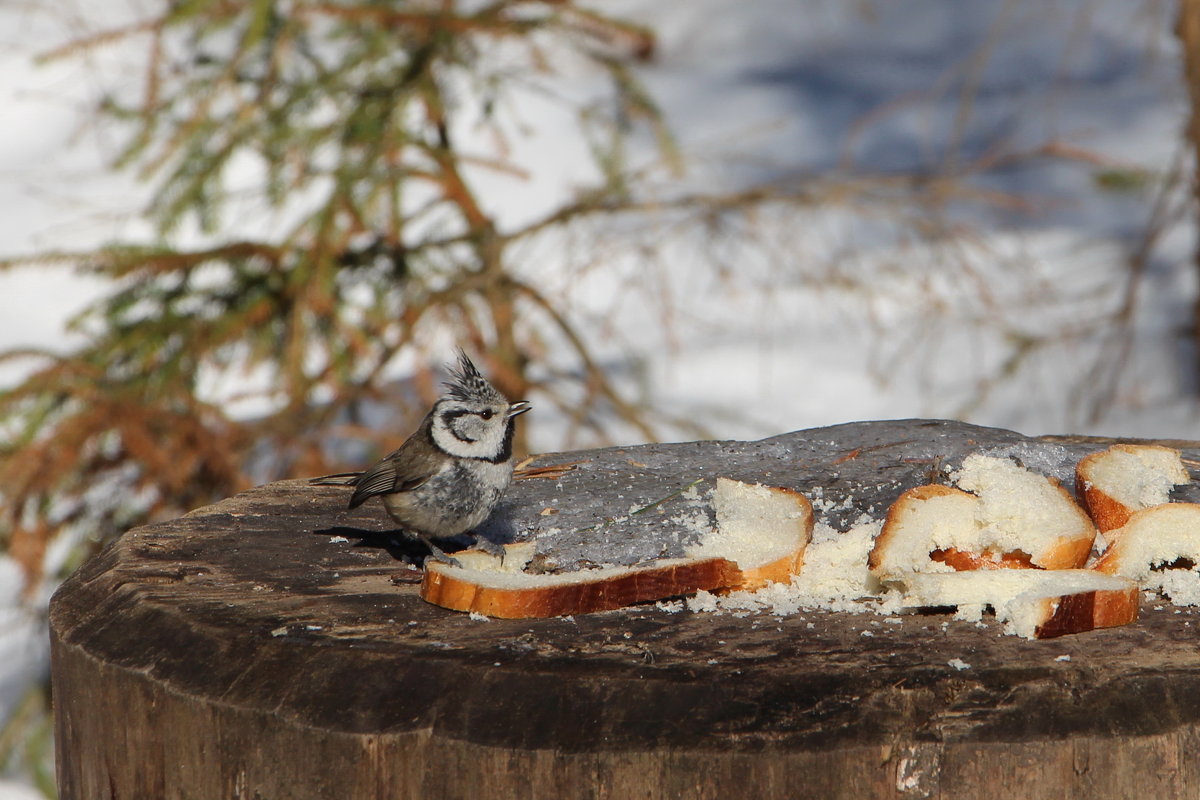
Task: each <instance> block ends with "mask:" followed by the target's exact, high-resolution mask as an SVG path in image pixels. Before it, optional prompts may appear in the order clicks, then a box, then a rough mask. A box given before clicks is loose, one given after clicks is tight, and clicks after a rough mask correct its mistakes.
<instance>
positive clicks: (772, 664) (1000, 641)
mask: <svg viewBox="0 0 1200 800" xmlns="http://www.w3.org/2000/svg"><path fill="white" fill-rule="evenodd" d="M1107 444H1108V442H1107V441H1101V440H1073V439H1059V440H1047V439H1040V440H1032V439H1026V438H1024V437H1021V436H1019V435H1017V434H1013V433H1010V432H1007V431H998V430H994V429H986V428H977V427H973V426H968V425H963V424H959V423H947V422H931V421H900V422H886V423H855V424H853V425H847V426H839V427H836V428H826V429H819V430H815V431H805V432H798V433H795V434H788V435H786V436H782V437H776V438H774V439H769V440H765V441H763V442H751V443H742V442H700V443H689V444H680V445H648V446H641V447H636V448H634V447H630V448H618V449H610V450H598V451H589V452H583V453H572V454H553V455H547V456H543V457H540V458H539V459H538V460H536V461H535V462H534V463H533V464H532V466H533V467H538V466H545V465H549V464H566V463H568V462H577V463H574V464H573V466H572V468H571V469H570V470H569V471H567V472H564V473H562V474H561V475H557V476H550V477H542V478H531V479H529V480H522V481H518V482H515V483H514V485H513V487H512V489H511V490H510V493H509V496H508V498H507V501H506V503H505V506H504V507H503V509H501V512H500V513H499V514H498V516H497V520H496V521H495V522H494V523H493V525H492V527H491V528H490V530H489V534H490V535H495V536H505V535H513V534H514V533H520V532H521V531H528V530H531V529H534V528H537V527H538V526H549V525H552V524H553V525H558V526H561V527H563V528H567V529H574V528H578V527H583V524H584V523H585V522H588V521H589V520H590V521H591V523H592V524H595V522H596V520H597V519H598V518H603V517H604V515H606V514H610V515H611V514H612V513H614V511H613V510H614V509H615V510H617V511H623V510H627V509H628V508H630V507H633V506H637V505H639V504H645V503H649V502H652V501H654V500H655V499H657V498H662V497H663V496H665V495H667V494H669V493H670V491H671V490H672V489H677V488H679V487H681V486H685V485H687V484H689V483H690V482H691V481H693V480H695V479H698V478H705V479H706V480H708V479H712V478H715V477H716V476H717V475H727V476H730V477H735V478H739V479H743V480H757V481H761V482H764V483H774V484H779V485H787V486H792V487H794V488H797V489H800V490H803V491H805V492H807V493H809V494H810V496H816V497H818V498H819V502H818V503H817V506H818V511H819V513H818V517H821V518H825V519H829V520H831V521H833V522H835V523H839V524H841V525H843V526H844V525H845V524H846V523H847V522H848V521H850V520H852V519H853V518H855V517H857V516H858V515H859V514H861V513H868V514H870V515H873V516H877V517H878V516H882V514H883V513H884V511H885V510H886V508H887V505H888V503H890V501H891V499H894V497H895V496H896V495H898V494H899V493H900V492H901V491H903V490H904V489H906V488H908V487H909V486H912V485H916V484H918V483H923V482H925V481H926V480H927V479H928V477H929V475H930V474H931V471H936V470H937V469H940V468H941V467H942V466H944V465H946V464H954V463H956V462H957V461H960V460H961V458H962V457H963V455H964V454H966V453H968V452H972V451H975V450H978V449H981V448H982V449H993V450H995V449H996V448H1005V447H1009V448H1016V449H1015V450H1014V452H1020V453H1022V454H1023V455H1024V456H1025V457H1026V458H1027V459H1029V458H1036V457H1037V456H1038V454H1039V453H1045V454H1046V459H1047V462H1046V463H1049V464H1054V465H1058V466H1057V467H1056V468H1062V465H1065V464H1066V463H1067V462H1068V461H1069V460H1072V459H1074V458H1077V457H1078V456H1079V455H1082V454H1083V453H1086V452H1090V451H1091V450H1095V449H1100V448H1102V447H1104V446H1106V445H1107ZM1176 444H1179V443H1176ZM1187 454H1188V455H1189V457H1195V455H1196V451H1195V450H1194V449H1192V448H1191V447H1190V446H1189V449H1188V451H1187ZM346 499H347V492H346V490H344V489H341V488H337V487H314V486H310V485H309V484H308V483H307V482H304V481H284V482H279V483H274V484H270V485H266V486H262V487H259V488H257V489H254V490H252V491H250V492H246V493H244V494H241V495H238V496H236V497H233V498H230V499H228V500H226V501H223V502H221V503H218V504H216V505H213V506H209V507H206V508H202V509H199V510H197V511H195V512H193V513H191V514H188V515H186V516H184V517H182V518H180V519H177V520H172V521H169V522H164V523H161V524H156V525H150V526H147V527H143V528H138V529H135V530H132V531H130V532H128V533H127V534H126V535H124V536H123V537H121V538H120V539H119V540H117V541H116V542H114V543H113V544H112V545H110V546H109V547H107V548H106V549H105V550H104V551H103V552H102V553H101V554H100V555H98V556H97V557H96V558H94V559H92V560H91V561H89V562H88V563H87V564H85V565H84V566H83V567H82V568H81V569H80V570H79V571H78V572H77V573H76V574H75V575H74V576H72V577H71V578H70V579H69V580H68V581H67V582H66V583H65V584H64V585H63V586H62V587H61V589H60V590H59V591H58V593H57V594H56V595H55V597H54V600H53V602H52V605H51V638H52V657H53V682H54V686H53V689H54V700H55V706H56V736H57V747H58V770H59V781H60V794H61V796H62V797H63V798H65V800H71V799H72V798H79V799H81V800H82V799H84V798H86V799H87V800H93V798H159V797H161V798H308V797H313V798H321V797H331V798H332V797H337V798H358V797H367V798H370V797H379V798H392V797H396V798H400V797H404V798H418V797H421V798H425V797H438V798H453V797H482V796H487V797H596V798H600V797H611V798H623V797H647V798H674V797H697V798H699V797H704V798H710V797H711V798H732V797H742V796H754V797H780V798H782V797H792V798H796V797H846V798H850V797H853V798H874V797H878V798H900V797H944V798H976V797H978V798H985V797H986V798H993V797H997V796H1010V797H1027V798H1036V797H1055V798H1061V797H1084V796H1086V797H1089V798H1093V797H1097V798H1103V797H1126V796H1132V792H1133V791H1134V790H1136V792H1137V793H1138V794H1139V795H1148V796H1154V797H1160V798H1164V797H1189V796H1195V792H1196V791H1200V789H1198V788H1197V787H1200V757H1198V756H1197V753H1200V748H1198V747H1197V745H1198V744H1200V735H1198V731H1200V727H1198V723H1200V636H1198V634H1200V614H1198V613H1197V612H1195V611H1193V610H1191V609H1180V608H1176V607H1174V606H1171V605H1169V604H1166V603H1164V602H1161V601H1155V600H1153V599H1148V600H1146V601H1144V602H1143V606H1142V615H1141V619H1140V620H1139V621H1138V622H1137V623H1136V624H1133V625H1130V626H1127V627H1124V628H1119V629H1113V630H1105V631H1096V632H1091V633H1087V634H1082V635H1077V636H1068V637H1063V638H1059V639H1053V640H1047V641H1028V640H1024V639H1018V638H1015V637H1011V636H1005V635H1003V634H1002V633H1001V632H1000V630H999V628H998V626H997V625H995V623H994V622H992V621H990V620H985V622H984V623H983V624H975V623H970V622H962V621H955V620H952V619H951V618H950V617H949V616H947V615H937V616H930V615H923V616H908V617H904V618H899V619H885V618H882V617H877V616H871V615H852V614H846V613H832V612H819V611H809V612H801V613H799V614H797V615H794V616H788V617H775V616H770V615H747V616H741V617H739V616H733V615H712V614H705V613H691V612H688V611H676V612H671V611H667V610H662V609H660V608H658V607H656V606H654V605H649V606H643V607H638V608H633V609H625V610H620V611H615V612H607V613H603V614H595V615H586V616H578V617H574V618H563V619H547V620H513V621H503V620H485V619H477V618H471V617H469V616H467V615H463V614H459V613H454V612H450V611H446V610H443V609H440V608H436V607H433V606H430V605H428V604H426V603H424V602H423V601H422V600H421V599H420V598H419V597H418V595H417V588H418V584H419V580H420V572H419V570H418V569H416V568H414V567H412V566H409V565H408V564H406V563H405V562H404V561H403V560H401V558H398V556H399V557H403V556H406V555H407V554H408V552H409V551H410V550H411V551H412V552H416V551H417V548H412V547H409V546H407V545H404V544H398V543H397V542H396V541H395V540H394V538H393V537H392V536H391V535H390V534H389V531H390V530H391V528H392V526H391V525H390V521H389V520H388V518H387V517H386V515H385V514H384V512H383V510H382V508H381V507H380V506H379V505H378V504H376V503H370V504H367V505H366V506H364V507H360V508H358V509H355V510H354V511H347V510H346V509H345V502H346ZM668 503H669V501H668ZM664 505H668V504H667V503H664ZM547 509H551V510H552V511H553V513H543V512H547ZM621 530H625V531H627V532H628V530H630V529H629V528H620V526H617V527H616V528H614V529H613V531H607V530H606V531H605V535H614V534H617V533H620V531H621ZM585 544H586V543H585ZM581 548H582V549H581V552H584V551H585V550H586V546H585V545H581ZM640 555H641V554H640V552H639V549H638V546H631V547H630V548H629V549H628V557H629V558H631V559H636V558H638V557H640ZM964 664H966V665H968V666H966V667H965V668H964V667H963V665H964ZM483 787H487V788H486V791H485V789H484V788H483Z"/></svg>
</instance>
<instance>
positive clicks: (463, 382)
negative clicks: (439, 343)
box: [444, 350, 507, 403]
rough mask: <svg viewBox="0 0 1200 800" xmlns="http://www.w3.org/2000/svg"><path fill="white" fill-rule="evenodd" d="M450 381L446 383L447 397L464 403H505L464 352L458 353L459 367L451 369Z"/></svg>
mask: <svg viewBox="0 0 1200 800" xmlns="http://www.w3.org/2000/svg"><path fill="white" fill-rule="evenodd" d="M449 372H450V380H448V381H446V382H445V384H444V386H445V387H446V395H447V396H448V397H452V398H453V399H455V400H462V401H464V402H471V401H477V402H484V403H496V402H499V403H504V402H507V401H506V400H505V399H504V396H503V395H502V394H500V393H499V392H498V391H496V389H495V387H493V386H492V385H491V384H490V383H488V381H487V378H485V377H483V375H482V373H480V372H479V368H478V367H476V366H475V363H474V362H473V361H471V359H470V357H469V356H468V355H467V354H466V353H465V352H463V351H462V350H459V351H458V365H457V366H452V367H450V368H449Z"/></svg>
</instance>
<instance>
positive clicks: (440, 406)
mask: <svg viewBox="0 0 1200 800" xmlns="http://www.w3.org/2000/svg"><path fill="white" fill-rule="evenodd" d="M445 386H446V393H445V394H444V395H443V396H442V398H441V399H440V400H438V402H437V405H436V406H434V411H433V431H432V433H433V443H434V444H435V445H436V446H437V447H438V448H439V449H440V450H441V451H442V452H444V453H446V454H448V455H451V456H455V457H457V458H472V459H481V460H484V461H491V462H500V461H507V460H508V459H509V458H510V457H511V456H512V431H513V420H512V419H511V418H510V416H511V415H510V413H509V412H510V404H509V402H508V400H507V399H505V397H504V395H502V394H500V392H498V391H496V388H495V387H494V386H492V385H491V384H490V383H488V381H487V379H486V378H484V377H483V375H482V374H481V373H480V372H479V369H478V368H477V367H476V366H475V364H474V363H472V361H471V359H470V358H468V357H467V355H466V353H463V352H461V351H460V352H459V354H458V365H457V367H451V368H450V380H449V381H447V382H446V384H445Z"/></svg>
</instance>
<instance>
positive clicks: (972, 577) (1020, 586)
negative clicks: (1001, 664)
mask: <svg viewBox="0 0 1200 800" xmlns="http://www.w3.org/2000/svg"><path fill="white" fill-rule="evenodd" d="M893 585H894V586H895V587H896V588H897V589H898V590H899V591H900V593H901V599H900V603H901V604H902V605H903V606H906V607H910V608H926V607H943V606H956V607H960V608H962V607H968V608H972V607H973V608H978V609H982V607H984V606H990V607H991V608H992V609H993V610H994V611H995V613H996V618H997V619H998V620H999V621H1001V622H1002V623H1004V626H1005V630H1006V631H1007V632H1009V633H1012V634H1015V635H1017V636H1023V637H1025V638H1027V639H1049V638H1052V637H1055V636H1062V635H1064V634H1069V633H1080V632H1083V631H1090V630H1093V629H1095V628H1108V627H1114V626H1117V625H1126V624H1128V623H1130V622H1133V621H1134V620H1135V619H1137V615H1138V599H1139V595H1140V593H1139V591H1138V587H1137V584H1135V583H1134V582H1133V581H1130V580H1128V579H1125V578H1120V577H1115V576H1111V575H1102V574H1099V573H1096V572H1094V571H1092V570H1086V569H1063V570H1042V569H1005V570H987V571H974V572H950V573H936V574H933V573H924V574H922V573H909V574H907V575H905V576H903V577H902V578H898V579H895V580H894V583H893Z"/></svg>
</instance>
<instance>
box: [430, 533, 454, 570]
mask: <svg viewBox="0 0 1200 800" xmlns="http://www.w3.org/2000/svg"><path fill="white" fill-rule="evenodd" d="M421 541H423V542H425V546H426V547H428V548H429V558H432V559H433V560H434V561H440V562H442V563H443V564H449V565H450V566H452V567H462V563H461V562H460V561H459V560H458V559H457V558H455V557H454V556H451V555H447V553H446V551H445V550H443V549H442V548H440V547H438V546H437V545H436V544H434V543H433V541H432V540H431V539H427V538H425V537H424V536H422V537H421Z"/></svg>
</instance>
